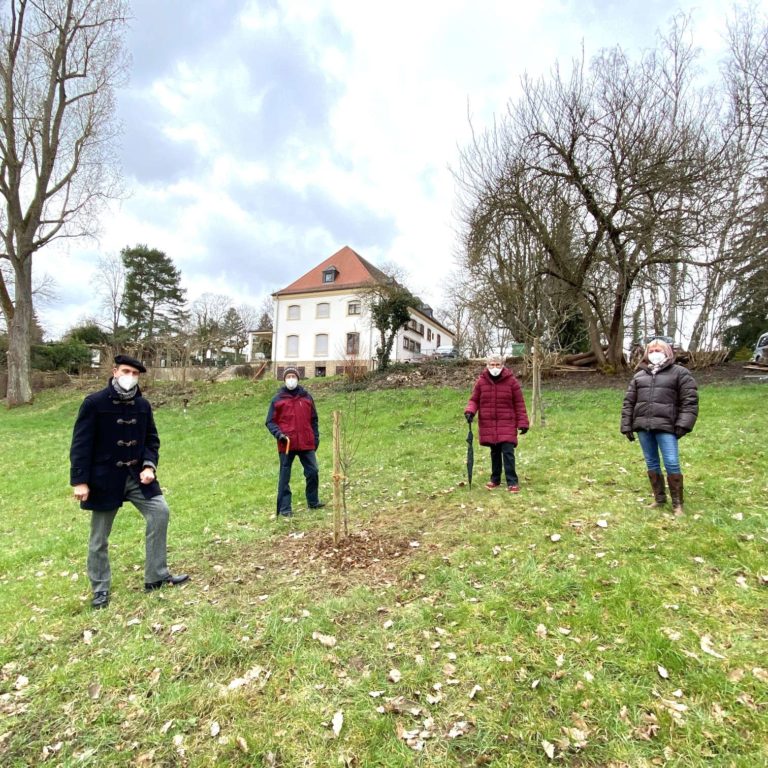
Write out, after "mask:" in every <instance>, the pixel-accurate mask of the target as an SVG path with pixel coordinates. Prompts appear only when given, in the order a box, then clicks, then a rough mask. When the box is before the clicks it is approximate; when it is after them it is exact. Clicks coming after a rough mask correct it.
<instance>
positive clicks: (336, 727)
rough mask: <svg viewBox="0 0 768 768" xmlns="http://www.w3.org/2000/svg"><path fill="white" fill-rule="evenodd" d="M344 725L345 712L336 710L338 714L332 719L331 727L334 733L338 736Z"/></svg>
mask: <svg viewBox="0 0 768 768" xmlns="http://www.w3.org/2000/svg"><path fill="white" fill-rule="evenodd" d="M343 725H344V714H343V712H341V710H339V711H338V712H336V714H335V715H334V716H333V720H332V721H331V728H332V730H333V735H334V736H336V737H337V738H338V736H339V734H340V733H341V727H342V726H343Z"/></svg>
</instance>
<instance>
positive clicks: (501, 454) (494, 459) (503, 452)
mask: <svg viewBox="0 0 768 768" xmlns="http://www.w3.org/2000/svg"><path fill="white" fill-rule="evenodd" d="M502 461H503V462H504V476H505V478H506V480H507V485H508V486H509V485H517V484H518V480H517V472H515V444H514V443H494V444H493V445H491V481H492V482H494V483H500V482H501V464H502Z"/></svg>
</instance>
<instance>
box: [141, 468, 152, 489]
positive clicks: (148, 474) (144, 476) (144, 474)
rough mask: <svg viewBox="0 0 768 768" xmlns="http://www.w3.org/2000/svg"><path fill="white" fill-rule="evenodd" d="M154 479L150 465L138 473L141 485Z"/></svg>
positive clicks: (147, 483)
mask: <svg viewBox="0 0 768 768" xmlns="http://www.w3.org/2000/svg"><path fill="white" fill-rule="evenodd" d="M154 479H155V470H154V469H152V467H144V469H142V470H141V474H140V475H139V480H140V481H141V484H142V485H149V484H150V483H151V482H152V481H153V480H154Z"/></svg>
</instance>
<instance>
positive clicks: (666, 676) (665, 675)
mask: <svg viewBox="0 0 768 768" xmlns="http://www.w3.org/2000/svg"><path fill="white" fill-rule="evenodd" d="M656 671H657V672H658V673H659V677H663V678H664V679H665V680H668V679H669V672H667V669H666V667H662V666H661V664H659V665H658V666H657V667H656Z"/></svg>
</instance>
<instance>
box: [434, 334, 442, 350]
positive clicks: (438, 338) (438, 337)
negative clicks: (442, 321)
mask: <svg viewBox="0 0 768 768" xmlns="http://www.w3.org/2000/svg"><path fill="white" fill-rule="evenodd" d="M435 346H436V347H440V346H442V345H441V344H440V334H439V333H438V334H437V343H436V344H435Z"/></svg>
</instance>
